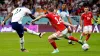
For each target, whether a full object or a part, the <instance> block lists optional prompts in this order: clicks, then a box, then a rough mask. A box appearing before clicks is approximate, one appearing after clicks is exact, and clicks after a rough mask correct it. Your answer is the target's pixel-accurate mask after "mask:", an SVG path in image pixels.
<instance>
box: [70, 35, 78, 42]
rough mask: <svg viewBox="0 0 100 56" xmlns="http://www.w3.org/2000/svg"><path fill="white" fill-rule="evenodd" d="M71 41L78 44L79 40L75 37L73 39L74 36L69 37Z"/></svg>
mask: <svg viewBox="0 0 100 56" xmlns="http://www.w3.org/2000/svg"><path fill="white" fill-rule="evenodd" d="M69 39H70V40H72V41H76V42H78V39H77V38H75V37H73V36H69Z"/></svg>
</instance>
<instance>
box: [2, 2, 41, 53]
mask: <svg viewBox="0 0 100 56" xmlns="http://www.w3.org/2000/svg"><path fill="white" fill-rule="evenodd" d="M25 6H26V3H25V2H23V4H22V7H17V8H15V9H14V10H13V11H12V12H11V13H10V14H9V15H8V16H7V17H6V18H5V19H4V21H3V22H2V26H4V23H5V22H6V21H7V20H8V19H9V18H10V17H12V18H11V26H12V28H13V29H14V30H15V31H16V32H17V34H18V35H19V37H20V47H21V51H22V52H28V50H26V49H25V48H24V36H23V35H24V30H25V31H27V32H29V33H32V34H36V35H39V36H40V37H41V36H42V33H36V32H34V31H32V30H29V29H27V28H25V27H23V26H22V18H23V17H24V16H25V15H26V14H29V16H30V17H31V18H32V19H34V17H33V16H32V13H31V11H30V10H29V9H28V8H26V7H25Z"/></svg>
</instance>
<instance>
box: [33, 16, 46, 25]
mask: <svg viewBox="0 0 100 56" xmlns="http://www.w3.org/2000/svg"><path fill="white" fill-rule="evenodd" d="M43 17H46V16H45V15H41V16H38V17H37V18H36V19H34V20H32V23H34V22H35V21H37V20H39V19H41V18H43Z"/></svg>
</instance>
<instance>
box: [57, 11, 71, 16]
mask: <svg viewBox="0 0 100 56" xmlns="http://www.w3.org/2000/svg"><path fill="white" fill-rule="evenodd" d="M57 14H58V15H60V16H61V17H62V18H65V17H66V16H69V12H68V11H60V10H58V11H57Z"/></svg>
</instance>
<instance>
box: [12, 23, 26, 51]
mask: <svg viewBox="0 0 100 56" xmlns="http://www.w3.org/2000/svg"><path fill="white" fill-rule="evenodd" d="M11 25H12V28H13V29H14V30H16V32H17V34H18V35H19V37H20V47H21V51H22V52H26V51H27V50H26V49H25V48H24V37H23V34H24V29H23V26H22V25H21V24H19V23H18V22H14V23H12V24H11Z"/></svg>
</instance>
